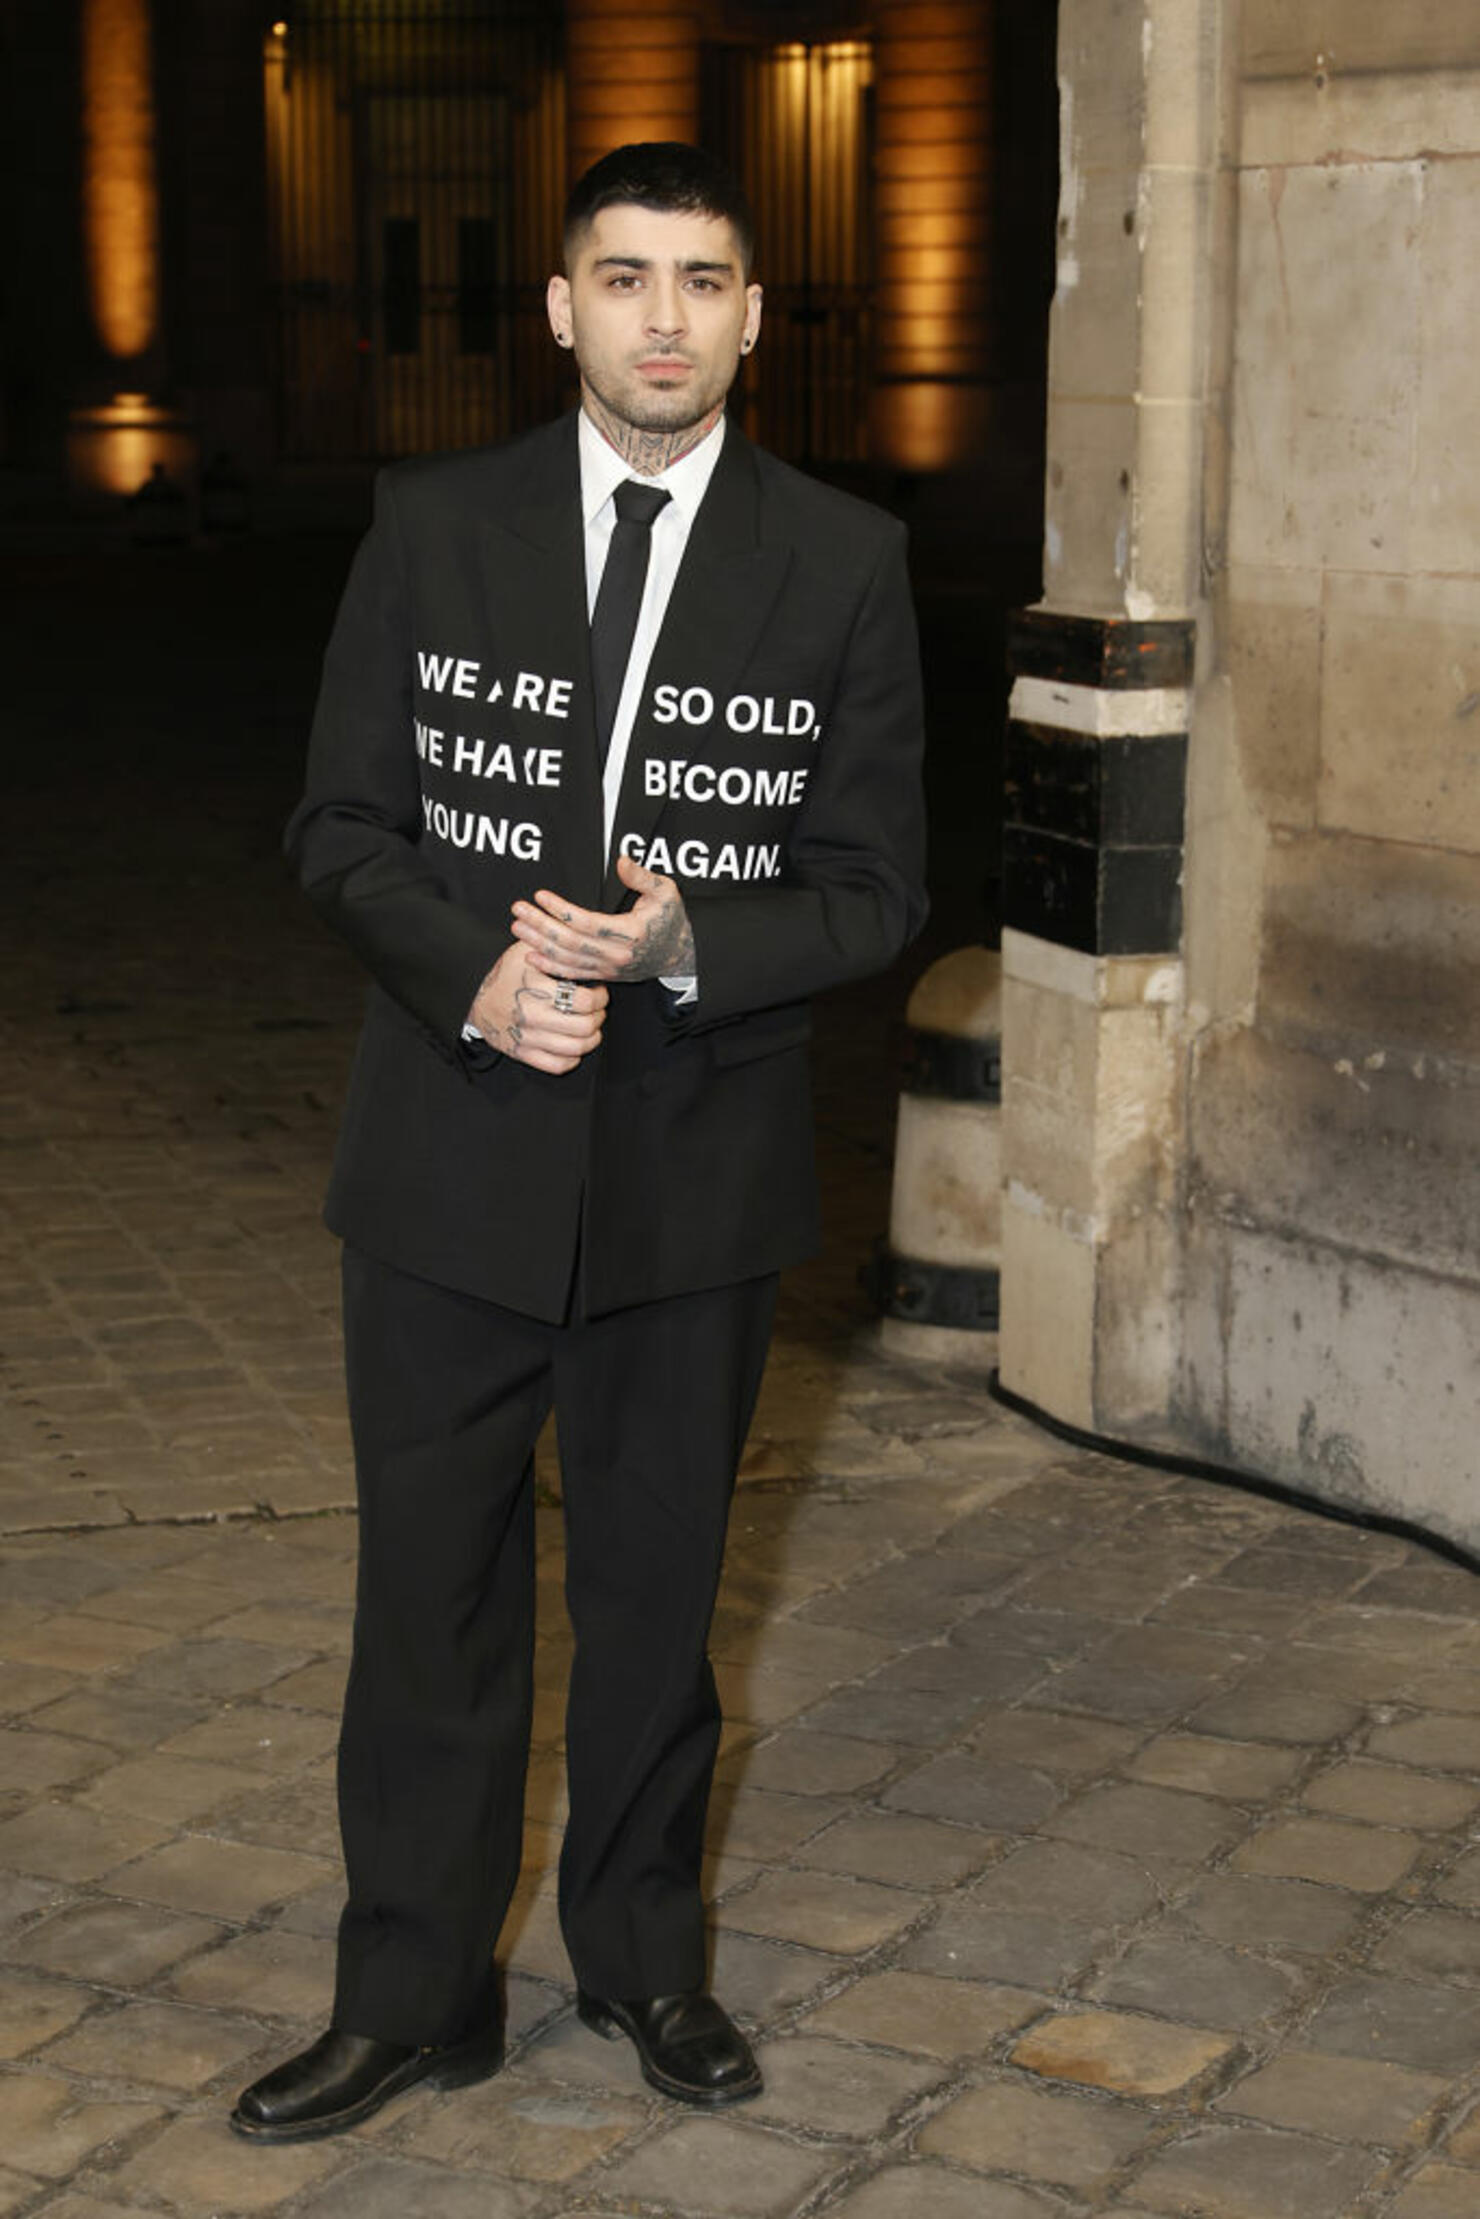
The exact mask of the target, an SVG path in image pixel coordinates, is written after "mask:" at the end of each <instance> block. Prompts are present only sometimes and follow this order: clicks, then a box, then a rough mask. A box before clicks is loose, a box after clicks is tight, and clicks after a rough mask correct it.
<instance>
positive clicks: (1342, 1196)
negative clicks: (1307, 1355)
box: [1188, 1028, 1480, 1291]
mask: <svg viewBox="0 0 1480 2219" xmlns="http://www.w3.org/2000/svg"><path fill="white" fill-rule="evenodd" d="M1372 1053H1373V1056H1374V1057H1380V1058H1381V1061H1380V1062H1376V1061H1368V1060H1367V1059H1366V1058H1363V1059H1357V1058H1354V1057H1351V1056H1342V1055H1336V1056H1334V1057H1333V1056H1332V1055H1331V1054H1330V1053H1329V1052H1328V1053H1326V1054H1321V1053H1320V1052H1319V1051H1318V1050H1316V1049H1315V1048H1314V1047H1307V1046H1305V1045H1303V1044H1297V1043H1291V1042H1288V1041H1282V1040H1271V1039H1270V1038H1269V1037H1268V1036H1267V1035H1266V1034H1264V1033H1262V1032H1259V1031H1255V1030H1253V1029H1252V1028H1250V1029H1245V1030H1243V1031H1238V1032H1225V1033H1223V1034H1222V1035H1220V1036H1219V1037H1217V1038H1214V1039H1210V1040H1208V1041H1206V1042H1205V1043H1204V1044H1203V1046H1202V1049H1201V1052H1200V1054H1199V1057H1198V1062H1197V1070H1196V1077H1195V1080H1194V1083H1193V1085H1192V1086H1191V1088H1190V1089H1189V1094H1190V1101H1189V1120H1188V1121H1189V1140H1190V1155H1191V1162H1190V1176H1191V1183H1192V1191H1193V1193H1194V1194H1195V1195H1196V1196H1197V1198H1198V1206H1199V1208H1200V1209H1206V1210H1208V1211H1209V1212H1211V1213H1220V1212H1221V1213H1225V1214H1235V1213H1236V1214H1238V1215H1239V1216H1242V1217H1244V1218H1245V1219H1254V1220H1257V1221H1260V1222H1262V1223H1263V1224H1265V1225H1267V1226H1270V1227H1271V1228H1278V1229H1288V1230H1289V1231H1290V1232H1297V1231H1298V1233H1299V1234H1300V1235H1302V1236H1303V1237H1304V1238H1306V1239H1307V1240H1324V1241H1329V1242H1331V1243H1333V1244H1335V1245H1340V1246H1343V1247H1351V1248H1355V1249H1359V1250H1362V1251H1365V1252H1366V1253H1367V1254H1369V1255H1383V1256H1388V1257H1391V1258H1393V1259H1395V1260H1398V1261H1402V1262H1406V1263H1408V1264H1410V1265H1414V1266H1417V1267H1419V1268H1423V1269H1427V1270H1431V1271H1449V1272H1453V1273H1455V1274H1456V1275H1457V1276H1465V1275H1467V1274H1468V1273H1469V1271H1470V1270H1471V1268H1472V1265H1473V1260H1474V1258H1475V1256H1476V1255H1477V1254H1480V1186H1477V1184H1476V1182H1475V1181H1474V1179H1473V1178H1472V1177H1471V1176H1470V1168H1471V1163H1472V1159H1473V1146H1474V1139H1473V1108H1472V1103H1471V1096H1470V1091H1469V1089H1468V1088H1463V1087H1459V1086H1456V1085H1454V1084H1452V1083H1446V1080H1445V1077H1444V1075H1443V1074H1442V1072H1441V1071H1438V1070H1434V1069H1430V1068H1427V1067H1425V1068H1423V1069H1421V1070H1417V1071H1416V1070H1415V1068H1414V1061H1416V1060H1417V1059H1410V1058H1409V1057H1406V1056H1399V1055H1398V1054H1389V1053H1387V1052H1385V1051H1383V1050H1380V1049H1378V1050H1374V1051H1373V1052H1372ZM1343 1066H1345V1068H1343ZM1199 1291H1201V1290H1199Z"/></svg>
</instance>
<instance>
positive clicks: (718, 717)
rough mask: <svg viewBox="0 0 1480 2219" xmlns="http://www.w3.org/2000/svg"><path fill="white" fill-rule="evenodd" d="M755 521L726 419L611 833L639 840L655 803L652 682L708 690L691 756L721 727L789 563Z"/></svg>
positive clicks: (747, 455)
mask: <svg viewBox="0 0 1480 2219" xmlns="http://www.w3.org/2000/svg"><path fill="white" fill-rule="evenodd" d="M762 521H763V519H762V514H761V490H760V478H759V473H758V472H757V470H756V465H755V451H754V449H753V448H752V446H751V444H750V441H749V440H748V439H747V438H746V437H745V436H744V434H743V433H742V432H741V431H739V430H738V429H737V428H736V426H735V425H734V424H733V423H731V424H727V425H726V426H725V442H724V445H723V447H722V448H721V449H720V457H719V461H718V462H717V463H716V465H715V470H714V476H713V477H712V478H711V479H710V481H709V489H708V491H707V492H706V493H705V496H704V499H703V500H702V502H701V503H700V505H699V513H698V514H697V516H696V517H695V518H694V522H693V526H692V529H691V530H690V532H689V543H688V545H687V547H686V548H685V549H684V556H683V561H682V563H681V564H680V565H679V572H678V576H677V578H676V579H675V580H674V585H673V592H672V595H671V597H670V599H669V603H668V607H667V610H666V612H665V614H664V618H663V625H662V629H661V631H660V632H659V634H658V639H657V644H656V646H655V647H654V649H653V658H652V661H651V663H650V664H649V666H648V674H647V684H646V685H645V686H644V688H643V696H642V705H641V707H640V708H639V710H638V713H637V720H636V723H635V725H634V726H633V731H632V742H631V745H630V747H629V748H628V751H627V763H626V768H625V770H624V772H623V777H622V796H621V803H620V806H619V808H618V810H617V830H618V833H629V832H633V833H638V834H640V835H641V837H642V838H643V840H644V841H646V840H647V839H648V838H649V837H650V835H651V833H652V830H653V827H654V826H655V824H656V823H657V820H658V818H659V817H660V816H661V815H662V813H663V809H664V807H665V803H664V801H663V800H662V798H661V797H656V798H655V797H653V796H650V795H648V794H647V793H645V792H644V790H643V786H642V782H641V760H642V756H643V753H644V747H643V742H644V740H645V737H646V735H647V731H648V728H649V722H650V717H651V704H652V700H653V694H654V690H655V688H657V687H658V686H661V685H665V684H666V685H676V686H677V687H678V688H679V690H680V691H682V690H683V689H684V688H685V687H687V686H694V685H703V686H707V687H708V688H709V690H710V692H711V693H712V694H713V695H714V699H715V716H714V720H713V722H712V723H711V725H710V726H709V728H708V731H707V732H706V733H703V734H695V735H693V736H692V737H693V742H694V747H693V751H694V752H696V753H697V752H698V750H699V749H700V748H702V747H704V746H705V745H706V744H713V742H714V741H715V740H716V738H717V737H718V736H719V735H720V734H722V733H723V731H724V725H723V722H722V707H723V704H724V703H725V702H726V701H727V700H728V699H729V697H730V695H731V694H732V693H733V692H734V691H735V690H736V686H737V683H738V681H739V678H740V675H741V673H742V672H743V670H744V669H745V666H746V664H747V662H748V661H749V659H750V656H751V653H752V651H753V649H754V647H755V643H756V641H757V639H758V638H759V636H760V633H761V629H762V627H763V626H764V624H765V622H766V619H767V617H768V616H769V615H770V613H771V610H772V608H773V607H774V606H775V603H776V598H777V596H778V594H779V593H780V591H781V584H782V580H783V579H784V577H785V575H786V571H787V568H788V566H789V564H790V561H791V550H790V548H789V547H787V546H784V545H781V546H776V545H769V546H768V545H767V544H766V543H765V541H764V540H763V537H762ZM615 854H616V850H615V843H614V844H613V856H612V862H611V864H610V865H609V866H608V869H607V874H606V884H605V887H604V889H603V894H602V903H601V906H602V907H603V908H606V909H612V908H616V907H618V906H619V905H620V904H621V903H622V902H624V901H626V900H627V899H628V898H629V897H628V895H627V889H626V888H625V887H624V886H623V884H622V882H621V880H620V879H619V878H618V877H617V875H616V868H615Z"/></svg>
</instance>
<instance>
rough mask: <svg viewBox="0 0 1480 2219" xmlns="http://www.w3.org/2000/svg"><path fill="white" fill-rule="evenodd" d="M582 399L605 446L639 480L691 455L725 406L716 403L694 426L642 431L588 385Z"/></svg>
mask: <svg viewBox="0 0 1480 2219" xmlns="http://www.w3.org/2000/svg"><path fill="white" fill-rule="evenodd" d="M581 397H582V402H583V405H584V407H585V410H586V414H587V415H588V416H589V417H590V419H591V421H592V423H593V424H594V425H595V426H596V429H597V430H598V431H599V432H600V434H601V436H602V438H603V439H604V440H605V441H606V443H607V445H608V446H609V447H615V449H616V451H617V453H618V454H619V455H620V456H621V458H622V460H623V461H624V462H625V463H626V465H627V467H628V469H629V470H634V471H636V473H637V475H638V476H639V477H641V478H655V477H656V476H657V474H658V472H659V471H660V470H667V469H669V468H670V467H671V465H672V464H673V463H675V462H681V461H682V460H683V458H684V456H685V455H688V454H692V453H693V451H694V449H695V448H696V447H697V446H698V444H699V442H700V440H701V439H707V438H708V436H709V434H710V433H711V432H712V431H713V429H714V427H715V425H716V424H717V423H718V422H719V420H720V417H721V415H722V414H723V412H724V405H725V404H724V402H723V401H721V402H719V403H718V405H717V406H716V407H714V408H712V409H711V410H710V411H709V414H708V415H707V416H703V417H701V418H700V419H699V422H698V423H697V424H681V425H679V426H678V427H677V428H676V429H675V430H673V431H643V430H641V429H640V428H639V427H638V426H637V425H636V424H629V423H628V422H627V421H626V420H625V418H623V417H621V416H618V415H616V414H614V413H613V411H612V410H611V409H609V408H608V407H607V405H606V403H605V401H603V400H602V399H601V398H600V397H599V396H598V395H597V394H595V393H593V392H592V390H591V388H590V386H589V385H583V386H582V389H581Z"/></svg>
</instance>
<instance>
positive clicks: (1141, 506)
mask: <svg viewBox="0 0 1480 2219" xmlns="http://www.w3.org/2000/svg"><path fill="white" fill-rule="evenodd" d="M1182 281H1183V283H1184V284H1186V283H1187V282H1188V274H1187V272H1186V271H1184V272H1183V279H1182ZM1173 283H1174V279H1173V278H1172V277H1170V276H1169V277H1168V279H1167V284H1166V290H1167V292H1168V293H1170V292H1171V289H1172V285H1173ZM1168 314H1170V311H1168ZM1191 344H1192V343H1191V342H1187V341H1184V342H1183V344H1182V346H1181V348H1180V350H1179V351H1180V352H1181V353H1182V354H1183V355H1184V356H1185V355H1186V354H1187V353H1188V352H1189V351H1190V349H1191ZM1186 374H1189V373H1187V372H1179V375H1186ZM1203 416H1204V404H1203V401H1202V398H1201V396H1200V395H1199V396H1198V397H1197V398H1196V399H1192V400H1189V399H1185V398H1183V397H1181V396H1180V395H1178V396H1169V397H1166V398H1161V397H1158V396H1155V395H1149V394H1141V395H1138V397H1137V400H1136V461H1135V470H1134V478H1133V490H1132V502H1131V544H1130V561H1129V565H1128V568H1127V572H1126V607H1127V608H1128V609H1129V611H1130V613H1131V614H1132V616H1137V617H1147V618H1150V617H1172V616H1185V615H1188V614H1190V613H1191V612H1192V611H1193V610H1195V609H1196V607H1197V603H1198V597H1199V595H1200V593H1201V591H1202V528H1201V516H1202V499H1201V495H1202V468H1203Z"/></svg>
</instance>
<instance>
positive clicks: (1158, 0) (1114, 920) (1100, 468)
mask: <svg viewBox="0 0 1480 2219" xmlns="http://www.w3.org/2000/svg"><path fill="white" fill-rule="evenodd" d="M1218 22H1219V10H1218V6H1217V0H1196V4H1189V0H1140V4H1139V5H1132V6H1120V5H1116V6H1108V7H1107V6H1106V5H1104V0H1062V6H1061V13H1060V31H1059V87H1060V104H1061V117H1060V122H1061V186H1060V204H1059V215H1058V269H1057V286H1056V291H1055V296H1054V304H1053V311H1052V318H1051V325H1050V350H1049V359H1050V367H1049V407H1048V469H1047V489H1046V493H1047V504H1046V521H1045V549H1044V558H1045V559H1044V580H1045V594H1044V600H1043V603H1042V604H1041V605H1040V606H1039V607H1038V608H1037V609H1034V610H1031V611H1029V612H1027V613H1026V614H1025V616H1024V617H1023V618H1021V619H1020V620H1019V621H1018V622H1017V623H1016V625H1015V626H1014V627H1013V631H1012V638H1011V653H1010V665H1011V670H1012V674H1013V689H1012V703H1011V724H1010V732H1009V750H1008V752H1009V761H1008V792H1007V811H1006V814H1007V820H1008V822H1007V834H1006V853H1005V857H1004V900H1003V914H1004V923H1005V926H1006V928H1007V929H1006V930H1005V931H1004V935H1003V973H1004V996H1003V1158H1004V1165H1003V1168H1004V1179H1005V1206H1004V1213H1003V1261H1002V1344H1001V1377H1002V1383H1003V1385H1004V1386H1005V1387H1006V1388H1008V1389H1009V1390H1010V1391H1012V1392H1014V1393H1016V1394H1019V1395H1021V1396H1023V1397H1024V1398H1026V1399H1027V1400H1028V1401H1029V1402H1031V1403H1034V1404H1036V1405H1037V1406H1038V1407H1040V1408H1041V1409H1043V1410H1045V1411H1046V1412H1048V1413H1049V1414H1050V1415H1052V1416H1054V1417H1057V1418H1060V1419H1063V1420H1066V1421H1068V1422H1071V1423H1073V1424H1076V1425H1081V1426H1084V1427H1086V1428H1089V1429H1091V1430H1094V1431H1098V1432H1106V1433H1112V1434H1118V1435H1125V1436H1134V1435H1140V1436H1141V1437H1143V1438H1148V1439H1153V1438H1157V1437H1159V1436H1161V1435H1163V1434H1164V1432H1165V1427H1166V1422H1167V1417H1168V1412H1169V1409H1170V1407H1171V1403H1172V1400H1173V1394H1174V1387H1175V1376H1176V1365H1177V1359H1178V1350H1179V1338H1180V1315H1179V1280H1180V1254H1181V1239H1180V1227H1179V1222H1178V1215H1177V1201H1178V1191H1179V1182H1180V1179H1181V1176H1182V1143H1181V1088H1182V1083H1183V1081H1182V1061H1181V1024H1182V1004H1183V968H1182V956H1181V939H1182V913H1181V890H1180V887H1181V872H1182V860H1183V854H1182V843H1183V815H1184V791H1185V781H1186V772H1187V748H1188V740H1187V735H1188V732H1189V729H1190V728H1191V724H1192V716H1191V702H1192V682H1193V674H1194V659H1195V646H1196V636H1197V617H1198V611H1199V597H1200V592H1201V579H1200V558H1201V518H1202V514H1203V505H1202V492H1203V484H1202V480H1203V467H1204V447H1205V439H1204V431H1205V409H1206V406H1207V380H1208V362H1209V360H1210V348H1211V331H1210V317H1211V301H1212V282H1211V274H1210V264H1211V260H1212V254H1211V234H1212V219H1211V198H1212V196H1211V180H1212V173H1213V169H1214V164H1215V160H1216V150H1217V145H1218V132H1217V122H1218V90H1219V85H1220V82H1221V81H1222V80H1221V74H1220V66H1219V63H1220V56H1219V51H1218V31H1217V26H1218Z"/></svg>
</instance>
